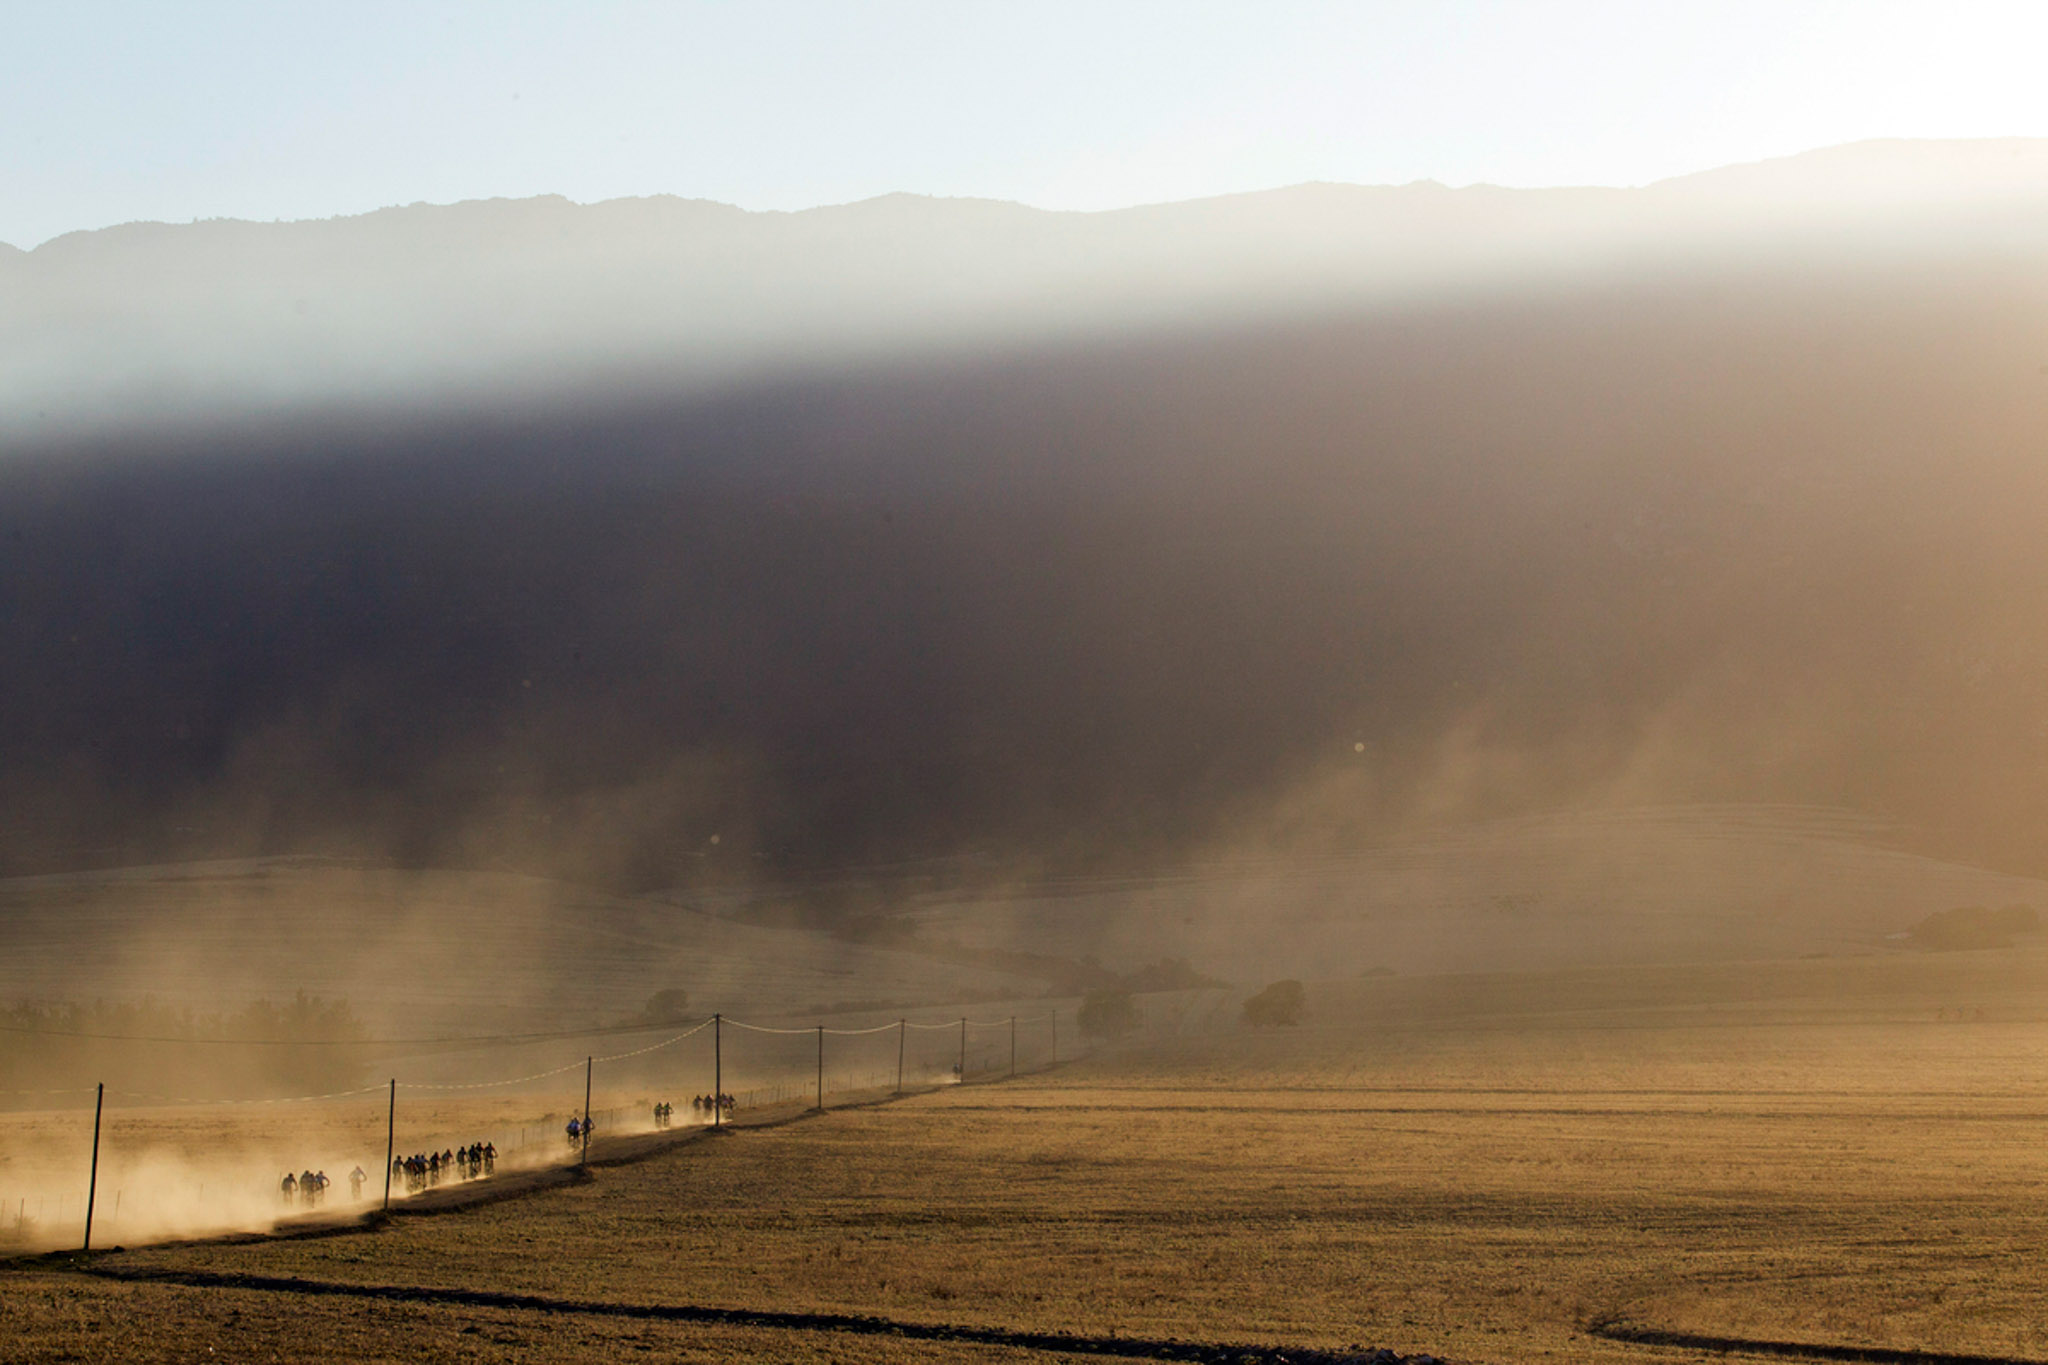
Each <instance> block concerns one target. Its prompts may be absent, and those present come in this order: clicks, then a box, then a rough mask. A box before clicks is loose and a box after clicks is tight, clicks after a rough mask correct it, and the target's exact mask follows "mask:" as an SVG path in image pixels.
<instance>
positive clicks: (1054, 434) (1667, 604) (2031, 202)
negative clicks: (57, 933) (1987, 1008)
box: [0, 144, 2048, 913]
mask: <svg viewBox="0 0 2048 1365" xmlns="http://www.w3.org/2000/svg"><path fill="white" fill-rule="evenodd" d="M2010 150H2012V152H2013V163H2014V165H2015V166H2016V167H2017V168H2018V169H2017V170H2016V171H2015V172H2014V173H2013V174H2012V175H2011V176H2009V177H2007V178H2005V179H2003V180H2001V179H1998V178H1996V177H1993V176H1991V175H1990V173H1989V172H1982V173H1981V174H1980V171H1981V170H1982V167H1983V166H1984V165H1989V164H1992V163H1994V162H1996V160H1997V159H1996V156H1995V155H1993V151H1994V149H1986V148H1981V147H1970V148H1964V149H1962V151H1961V152H1959V153H1958V155H1959V156H1961V157H1962V158H1963V160H1965V161H1968V162H1969V163H1970V164H1971V165H1973V166H1977V167H1978V168H1979V169H1978V170H1971V171H1969V172H1968V174H1964V173H1963V172H1961V171H1958V172H1955V174H1954V176H1952V177H1951V178H1952V179H1953V180H1955V181H1956V182H1957V183H1960V184H1963V185H1965V187H1966V188H1967V193H1964V192H1963V191H1961V190H1958V191H1957V192H1956V193H1955V194H1954V195H1952V196H1951V197H1950V198H1946V199H1932V200H1918V199H1915V200H1912V201H1911V208H1910V211H1909V210H1908V208H1906V207H1900V206H1898V205H1896V204H1895V205H1894V207H1893V208H1892V209H1888V210H1886V211H1884V212H1878V211H1877V210H1876V209H1874V208H1872V205H1873V204H1874V203H1877V202H1879V201H1880V200H1885V199H1886V198H1887V197H1888V196H1889V197H1892V198H1896V192H1897V188H1898V185H1899V184H1901V183H1905V182H1908V181H1911V180H1912V177H1914V176H1921V177H1925V176H1931V175H1934V174H1935V171H1938V170H1940V169H1941V167H1942V166H1944V165H1946V164H1947V163H1945V162H1943V161H1942V158H1941V157H1940V156H1938V155H1936V154H1934V153H1932V152H1929V151H1928V150H1927V149H1924V148H1910V147H1909V148H1907V149H1906V150H1905V151H1903V152H1900V153H1899V154H1898V155H1897V156H1894V155H1893V152H1892V151H1891V150H1888V149H1885V148H1863V149H1848V150H1846V151H1843V152H1838V153H1828V154H1822V155H1819V156H1817V157H1815V158H1804V159H1797V160H1795V161H1794V162H1791V163H1785V164H1781V165H1767V166H1765V167H1761V168H1750V169H1748V170H1745V171H1729V172H1721V173H1716V175H1717V176H1719V177H1721V178H1720V179H1719V180H1714V181H1711V183H1702V182H1703V181H1708V180H1709V179H1710V178H1695V179H1693V180H1688V181H1681V182H1673V183H1671V184H1668V185H1665V186H1660V187H1655V188H1653V189H1651V190H1644V191H1608V190H1588V191H1554V192H1553V191H1542V192H1521V191H1506V190H1491V189H1480V190H1455V191H1454V190H1446V189H1442V188H1441V187H1431V186H1413V187H1407V188H1403V189H1398V190H1361V189H1350V188H1344V187H1327V186H1307V187H1301V188H1298V189H1295V190H1290V191H1282V192H1277V193H1275V194H1273V195H1259V196H1242V197H1238V198H1234V199H1228V200H1216V201H1209V202H1207V203H1203V204H1194V205H1174V206H1163V207H1160V208H1156V209H1138V210H1130V211H1128V212H1126V213H1121V214H1108V215H1060V214H1042V213H1038V212H1035V211H1032V210H1028V209H1021V208H1017V207H1015V206H1008V205H998V204H986V203H972V202H969V203H956V202H934V201H925V200H916V199H910V198H907V197H894V198H890V199H884V200H878V201H873V202H871V203H867V204H861V205H853V206H848V207H845V208H841V209H832V210H819V211H817V212H815V213H811V214H788V215H756V214H742V213H739V212H738V211H736V210H732V209H727V208H722V207H719V206H715V205H704V204H693V203H688V202H685V201H646V202H636V203H620V204H608V205H598V206H592V207H589V208H579V207H577V206H574V205H570V204H567V203H565V202H563V201H560V200H540V201H528V202H524V203H517V204H508V203H493V204H472V205H461V206H456V207H454V208H446V209H440V208H419V209H405V210H392V211H388V212H386V213H382V214H373V215H369V216H367V217H364V218H360V219H350V220H342V221H337V222H333V223H316V224H291V225H276V226H257V225H249V224H199V225H195V226H191V227H179V228H164V227H147V226H139V227H131V228H125V229H117V230H111V231H108V232H104V233H92V234H81V235H77V236H74V237H71V238H66V239H60V240H59V241H56V242H52V243H49V244H46V245H44V246H43V247H40V248H38V249H37V250H36V251H35V252H33V253H30V254H29V255H28V256H27V257H26V262H27V264H26V266H25V268H24V269H16V270H12V271H10V272H0V289H4V290H5V291H6V296H5V306H0V334H4V340H0V357H4V359H0V375H6V376H9V378H8V379H6V380H4V381H0V382H6V383H12V384H14V385H15V386H16V387H15V389H14V390H12V391H11V393H10V394H9V395H8V396H7V397H6V399H5V401H4V403H0V410H4V411H6V412H8V413H10V414H12V416H13V419H14V421H13V426H12V427H11V428H10V430H11V432H12V434H11V435H10V436H9V437H8V443H7V453H6V454H5V455H4V456H0V699H4V704H0V866H4V867H5V868H9V869H13V870H16V871H25V870H32V869H42V868H49V867H59V866H74V865H83V864H91V863H111V862H121V861H132V860H136V859H141V858H150V859H158V858H172V857H188V856H198V855H201V854H206V855H218V856H228V855H234V856H241V855H247V854H257V853H277V852H294V851H316V852H317V851H336V852H346V853H351V854H365V855H370V856H377V857H392V858H397V859H399V860H402V861H405V862H409V863H414V864H461V865H471V866H504V865H510V866H515V867H519V868H522V869H525V870H529V871H539V872H546V873H549V874H553V875H562V876H570V877H574V878H578V879H581V880H585V881H596V882H602V883H605V884H608V885H623V886H633V887H649V886H663V885H671V884H674V883H677V882H695V883H704V882H717V881H722V880H723V881H732V880H743V879H748V878H752V877H769V878H773V879H782V880H790V881H798V882H800V881H802V880H803V879H805V878H814V879H815V880H816V881H817V882H818V884H819V885H820V886H824V885H827V884H828V883H829V884H830V885H831V886H837V887H844V886H845V885H846V884H847V876H846V875H845V872H844V870H845V869H848V868H864V867H874V866H877V865H892V866H894V865H900V864H902V863H904V862H906V861H910V860H924V859H929V860H934V861H933V862H932V863H931V864H930V866H929V867H928V869H927V871H928V872H929V875H931V876H933V877H937V878H940V879H941V880H944V879H946V878H956V879H957V878H962V877H968V878H974V879H979V880H982V881H998V880H1002V879H1005V878H1029V877H1033V876H1036V875H1038V874H1039V873H1041V872H1043V871H1044V870H1045V869H1047V868H1050V867H1059V868H1077V867H1078V868H1086V869H1090V870H1094V871H1105V870H1111V871H1113V870H1117V869H1125V868H1130V869H1157V868H1159V867H1162V866H1170V865H1173V864H1174V863H1176V862H1177V861H1178V860H1182V859H1186V858H1188V857H1191V856H1197V855H1201V856H1206V855H1208V854H1211V853H1213V852H1215V851H1216V850H1219V849H1226V850H1231V851H1233V852H1234V853H1243V854H1251V853H1258V854H1290V855H1293V854H1301V853H1306V852H1317V853H1320V852H1327V851H1331V850H1343V849H1349V848H1356V847H1358V846H1359V845H1361V844H1367V843H1371V842H1374V841H1376V840H1379V839H1383V838H1386V837H1389V836H1391V835H1393V834H1396V833H1399V832H1401V831H1404V830H1408V829H1411V828H1413V827H1415V826H1417V825H1419V824H1429V823H1432V822H1441V821H1456V820H1463V819H1468V818H1475V817H1490V816H1500V815H1509V814H1516V813H1523V812H1530V811H1542V810H1555V809H1561V808H1567V807H1580V806H1589V805H1590V806H1598V805H1605V804H1622V805H1633V804H1640V803H1645V802H1666V801H1715V802H1734V803H1741V802H1753V801H1774V802H1797V803H1805V804H1814V805H1824V806H1831V807H1846V808H1851V809H1856V810H1861V811H1866V812H1870V813H1873V814H1878V815H1883V816H1886V817H1888V818H1891V819H1894V820H1897V821H1899V822H1902V823H1904V824H1906V825H1909V826H1911V827H1913V828H1914V829H1916V830H1918V831H1919V834H1918V835H1917V836H1916V837H1917V838H1918V840H1919V841H1920V843H1921V844H1922V845H1923V846H1925V847H1928V848H1932V849H1938V850H1939V851H1941V852H1943V853H1945V854H1946V855H1948V856H1951V857H1955V858H1964V859H1970V860H1976V861H1982V862H1989V863H1994V864H1996V865H1998V866H2000V867H2004V868H2007V869H2011V870H2018V871H2033V872H2040V871H2044V870H2048V854H2044V851H2043V849H2044V846H2043V844H2042V841H2041V839H2040V834H2039V831H2040V830H2041V829H2042V828H2044V827H2048V762H2044V760H2048V630H2044V628H2043V625H2042V623H2043V622H2044V621H2048V557H2044V556H2043V555H2042V554H2041V553H2040V527H2039V509H2040V508H2041V507H2043V506H2048V459H2044V455H2048V329H2044V326H2043V323H2042V319H2043V318H2044V317H2048V311H2044V307H2043V305H2044V303H2048V231H2044V230H2043V229H2044V228H2048V209H2044V200H2043V199H2042V198H2041V196H2040V194H2039V192H2038V180H2037V179H2036V178H2035V171H2036V169H2037V168H2038V167H2039V165H2040V151H2039V148H2038V146H2037V145H2035V144H2018V145H2016V146H2015V147H2014V148H2012V149H2010ZM1987 157H1989V158H1991V160H1990V161H1989V162H1987V161H1986V158H1987ZM1997 164H2003V163H1997ZM1885 165H1897V166H1903V167H1904V168H1905V169H1904V170H1902V171H1901V172H1900V175H1899V177H1893V178H1891V179H1887V178H1886V176H1885V175H1880V174H1878V173H1877V172H1875V171H1873V170H1872V169H1871V167H1873V166H1878V167H1880V168H1881V167H1882V166H1885ZM1930 166H1932V167H1934V168H1935V170H1929V169H1928V168H1929V167H1930ZM1802 168H1803V169H1802ZM1836 171H1840V172H1841V174H1840V175H1839V176H1835V179H1836V180H1839V181H1841V182H1842V183H1844V184H1847V185H1849V186H1850V187H1851V188H1852V189H1854V190H1855V195H1850V196H1848V197H1842V196H1841V195H1838V193H1837V191H1835V190H1830V191H1828V193H1827V195H1825V196H1821V195H1818V194H1817V192H1816V193H1808V192H1806V191H1805V190H1803V189H1801V188H1800V186H1801V185H1803V184H1805V183H1806V182H1805V181H1804V180H1802V176H1804V175H1807V174H1811V175H1812V176H1815V177H1819V178H1820V179H1821V180H1827V179H1828V178H1829V177H1830V176H1833V175H1835V172H1836ZM1942 173H1943V174H1947V172H1942ZM1902 178H1903V179H1902ZM1986 184H1989V185H1990V189H1988V190H1986V189H1985V188H1984V185H1986ZM1859 186H1860V187H1862V188H1856V187H1859ZM1873 186H1874V188H1872V187H1873ZM1745 187H1747V188H1745ZM1737 191H1741V192H1742V193H1744V194H1749V193H1751V192H1752V191H1753V192H1754V195H1755V196H1758V197H1761V198H1762V199H1764V200H1767V201H1768V202H1769V204H1771V205H1774V206H1775V207H1773V208H1771V210H1770V212H1768V213H1763V212H1751V211H1749V210H1743V211H1742V212H1740V213H1737V212H1735V211H1734V210H1732V209H1731V210H1729V213H1728V215H1726V216H1723V217H1718V218H1717V217H1715V216H1713V215H1712V214H1710V213H1708V212H1707V211H1706V209H1704V208H1702V207H1701V205H1702V203H1705V202H1709V201H1711V203H1714V204H1727V203H1732V202H1733V200H1734V198H1736V197H1739V195H1737ZM1859 195H1860V196H1861V197H1860V198H1859V197H1856V196H1859ZM1817 198H1818V199H1819V200H1820V201H1821V202H1824V203H1825V204H1826V205H1827V206H1828V209H1827V212H1826V213H1819V212H1817V211H1816V210H1815V209H1814V206H1813V205H1814V201H1815V200H1816V199H1817ZM1645 205H1647V206H1649V207H1647V208H1644V207H1641V206H1645ZM1631 206H1636V207H1631ZM1774 215H1775V216H1774ZM1616 223H1621V224H1622V225H1623V226H1622V227H1615V226H1614V224H1616ZM1624 229H1625V230H1624ZM651 262H659V263H662V264H660V267H659V268H658V269H657V268H656V266H655V265H654V264H650V263H651ZM1333 263H1334V264H1333ZM24 274H25V275H26V277H27V278H28V282H27V283H26V284H24V283H23V282H22V281H23V278H24ZM301 303H303V304H304V307H303V309H301V307H300V304H301ZM714 380H715V381H716V382H714ZM493 394H495V395H497V398H496V399H490V396H491V395H493ZM345 399H346V400H348V401H344V400H345ZM487 399H490V401H486V400H487ZM38 405H39V406H38ZM31 409H33V410H35V411H40V412H43V413H45V414H46V416H45V418H43V419H41V420H43V421H44V422H45V424H46V426H47V427H48V432H47V434H44V435H31V434H30V433H31V432H32V431H33V430H35V428H34V426H33V422H34V420H35V419H31V418H28V417H25V416H23V414H24V413H25V412H28V411H30V410H31ZM828 872H831V874H832V875H830V876H828V875H826V874H827V873H828ZM889 875H891V876H893V875H896V874H895V873H893V872H892V873H890V874H889ZM820 894H821V895H824V896H827V897H828V898H829V897H830V896H835V895H840V894H842V893H841V892H839V891H830V892H824V891H821V892H820ZM844 894H845V895H847V896H848V897H849V898H850V899H849V901H848V905H847V908H848V909H849V911H850V912H851V911H860V912H862V913H867V912H869V911H871V910H872V909H873V908H874V907H872V906H864V905H860V904H856V903H855V902H857V901H858V899H859V896H858V895H857V894H856V893H853V892H845V893H844ZM1935 908H1940V907H1935Z"/></svg>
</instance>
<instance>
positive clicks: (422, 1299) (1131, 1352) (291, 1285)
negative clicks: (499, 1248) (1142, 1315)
mask: <svg viewBox="0 0 2048 1365" xmlns="http://www.w3.org/2000/svg"><path fill="white" fill-rule="evenodd" d="M79 1273H80V1274H84V1275H92V1276H96V1277H98V1278H101V1279H109V1280H119V1281H123V1282H126V1283H131V1284H169V1285H180V1286H183V1287H186V1288H191V1289H239V1290H248V1291H254V1292H257V1293H267V1294H301V1295H334V1296H339V1297H345V1298H362V1299H380V1300H385V1301H387V1302H399V1303H413V1304H445V1305H448V1306H451V1307H463V1308H496V1309H509V1310H514V1311H520V1312H529V1313H545V1314H579V1315H587V1316H593V1317H613V1318H644V1319H650V1320H656V1321H664V1322H695V1323H706V1324H712V1325H716V1326H721V1327H755V1328H769V1329H774V1330H780V1331H790V1332H841V1333H847V1334H850V1335H856V1336H886V1337H902V1338H905V1339H908V1340H914V1341H952V1342H964V1343H967V1344H970V1345H976V1346H1011V1347H1021V1348H1023V1349H1026V1350H1033V1351H1048V1352H1058V1353H1062V1354H1066V1355H1093V1356H1117V1357H1124V1358H1129V1359H1139V1360H1178V1361H1190V1362H1194V1363H1195V1365H1441V1362H1440V1361H1438V1360H1437V1358H1436V1357H1435V1356H1431V1355H1413V1356H1403V1355H1400V1354H1399V1353H1397V1352H1394V1351H1390V1350H1386V1349H1384V1348H1382V1349H1377V1350H1361V1349H1351V1350H1342V1351H1328V1350H1322V1349H1320V1348H1316V1347H1305V1346H1255V1345H1244V1344H1233V1343H1228V1342H1204V1341H1179V1340H1164V1339H1160V1338H1152V1337H1126V1336H1089V1335H1085V1334H1082V1333H1077V1332H1028V1331H1022V1330H1018V1329H1014V1328H1008V1327H971V1326H959V1325H950V1324H945V1323H931V1322H915V1321H908V1320H903V1319H897V1318H884V1317H876V1316H871V1315H866V1314H854V1313H797V1312H782V1311H777V1310H774V1309H766V1308H710V1307H706V1306H703V1305H700V1304H661V1303H649V1304H638V1303H618V1302H612V1301H607V1300H602V1299H563V1298H555V1297H552V1296H549V1295H543V1294H514V1293H505V1292H500V1291H497V1290H488V1289H445V1288H432V1287H427V1286H417V1285H392V1284H348V1283H346V1282H342V1281H336V1280H308V1279H302V1278H299V1277H297V1276H286V1275H248V1274H241V1273H236V1272H223V1271H207V1270H176V1269H169V1268H158V1267H119V1266H107V1265H89V1266H81V1267H79Z"/></svg>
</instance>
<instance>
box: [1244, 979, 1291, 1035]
mask: <svg viewBox="0 0 2048 1365" xmlns="http://www.w3.org/2000/svg"><path fill="white" fill-rule="evenodd" d="M1302 999H1303V992H1302V989H1301V983H1300V982H1299V981H1275V982H1274V983H1273V984H1272V985H1270V986H1268V987H1266V989H1264V990H1262V991H1260V992H1259V993H1258V994H1257V995H1255V996H1253V997H1252V998H1251V999H1249V1000H1247V1001H1245V1002H1244V1021H1245V1022H1246V1023H1247V1024H1251V1025H1253V1026H1254V1027H1258V1028H1267V1027H1271V1026H1273V1025H1278V1024H1298V1023H1300V1022H1301V1006H1302Z"/></svg>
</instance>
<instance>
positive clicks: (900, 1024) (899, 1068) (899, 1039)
mask: <svg viewBox="0 0 2048 1365" xmlns="http://www.w3.org/2000/svg"><path fill="white" fill-rule="evenodd" d="M908 1027H910V1023H909V1021H908V1020H905V1019H898V1020H897V1021H896V1093H897V1094H899V1095H900V1094H902V1093H903V1031H904V1030H905V1029H906V1028H908Z"/></svg>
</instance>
